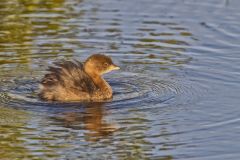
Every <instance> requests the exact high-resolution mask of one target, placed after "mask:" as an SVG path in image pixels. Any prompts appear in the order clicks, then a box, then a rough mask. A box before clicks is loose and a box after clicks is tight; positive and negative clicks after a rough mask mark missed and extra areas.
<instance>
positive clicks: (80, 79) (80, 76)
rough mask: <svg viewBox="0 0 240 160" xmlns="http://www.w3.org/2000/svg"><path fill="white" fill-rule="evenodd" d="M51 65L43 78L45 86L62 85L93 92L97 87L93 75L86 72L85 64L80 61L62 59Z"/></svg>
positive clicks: (67, 87) (42, 82)
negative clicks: (90, 75)
mask: <svg viewBox="0 0 240 160" xmlns="http://www.w3.org/2000/svg"><path fill="white" fill-rule="evenodd" d="M54 64H55V66H52V67H49V68H48V71H49V73H48V74H46V75H45V77H44V78H43V79H42V81H41V84H42V85H43V87H54V86H57V85H60V86H61V87H65V88H66V89H74V90H77V91H81V92H87V93H93V92H94V91H95V90H96V89H97V87H96V85H95V84H94V83H93V81H92V79H91V77H89V75H88V74H87V73H86V72H84V69H83V64H82V63H81V62H79V61H76V60H75V61H60V62H56V63H54Z"/></svg>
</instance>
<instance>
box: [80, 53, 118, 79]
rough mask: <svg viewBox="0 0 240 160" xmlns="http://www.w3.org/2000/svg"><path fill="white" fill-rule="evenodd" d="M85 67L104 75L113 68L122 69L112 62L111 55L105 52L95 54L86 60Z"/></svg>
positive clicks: (91, 71) (87, 69) (89, 70)
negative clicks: (104, 53)
mask: <svg viewBox="0 0 240 160" xmlns="http://www.w3.org/2000/svg"><path fill="white" fill-rule="evenodd" d="M84 69H85V70H86V71H87V72H88V73H92V74H97V75H103V74H105V73H108V72H111V71H113V70H118V69H120V68H119V67H118V66H117V65H115V64H114V63H113V62H112V59H111V58H110V57H109V56H106V55H103V54H94V55H92V56H90V57H88V59H87V60H86V61H85V63H84Z"/></svg>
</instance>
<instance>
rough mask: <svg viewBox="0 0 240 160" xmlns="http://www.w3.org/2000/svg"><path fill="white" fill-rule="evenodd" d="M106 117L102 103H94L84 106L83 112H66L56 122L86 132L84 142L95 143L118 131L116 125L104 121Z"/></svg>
mask: <svg viewBox="0 0 240 160" xmlns="http://www.w3.org/2000/svg"><path fill="white" fill-rule="evenodd" d="M106 115H107V112H106V110H105V106H104V103H100V102H94V103H88V104H86V105H85V106H84V111H83V112H66V113H63V114H62V115H61V116H60V117H58V118H56V120H58V121H63V122H64V123H61V124H64V127H66V128H73V129H78V130H86V132H84V133H85V138H86V140H88V141H97V140H99V139H101V138H103V137H105V136H108V135H111V134H112V133H113V132H115V131H116V130H118V126H117V125H116V124H114V123H111V122H108V121H107V120H106Z"/></svg>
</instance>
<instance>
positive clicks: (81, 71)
mask: <svg viewBox="0 0 240 160" xmlns="http://www.w3.org/2000/svg"><path fill="white" fill-rule="evenodd" d="M54 64H55V66H51V67H49V69H48V71H49V73H48V74H46V75H45V76H44V78H43V79H42V81H41V84H40V93H39V96H40V98H42V99H44V100H51V101H102V100H106V99H111V98H112V89H111V87H110V86H109V84H108V83H107V82H106V81H105V80H104V79H103V78H102V77H101V76H102V75H103V74H105V73H107V72H110V71H112V70H116V69H119V67H117V66H116V65H114V64H113V62H112V60H111V58H110V57H108V56H106V55H102V54H94V55H92V56H90V57H89V58H88V59H87V60H86V61H85V62H84V63H81V62H79V61H76V60H75V61H61V62H57V63H54Z"/></svg>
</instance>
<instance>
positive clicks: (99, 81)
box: [84, 65, 112, 94]
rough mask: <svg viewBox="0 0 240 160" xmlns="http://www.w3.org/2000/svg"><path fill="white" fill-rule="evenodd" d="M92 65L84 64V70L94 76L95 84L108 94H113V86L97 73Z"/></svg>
mask: <svg viewBox="0 0 240 160" xmlns="http://www.w3.org/2000/svg"><path fill="white" fill-rule="evenodd" d="M89 68H90V67H88V66H86V65H84V71H85V72H86V73H87V74H88V75H89V76H90V77H91V78H92V80H93V82H94V84H95V85H96V86H97V87H98V89H99V90H100V91H102V92H107V93H108V94H112V88H111V86H110V85H109V84H108V83H107V82H106V81H105V80H104V79H103V78H102V77H101V75H99V74H97V73H95V72H94V71H93V70H92V69H89Z"/></svg>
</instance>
